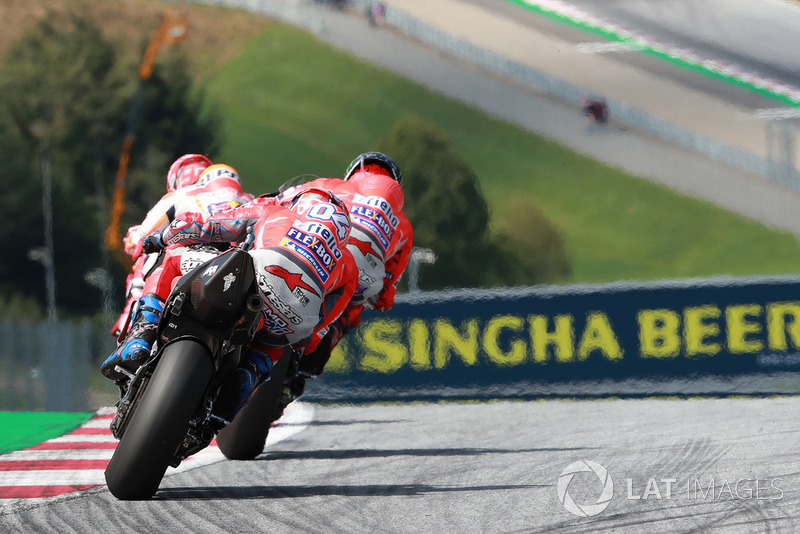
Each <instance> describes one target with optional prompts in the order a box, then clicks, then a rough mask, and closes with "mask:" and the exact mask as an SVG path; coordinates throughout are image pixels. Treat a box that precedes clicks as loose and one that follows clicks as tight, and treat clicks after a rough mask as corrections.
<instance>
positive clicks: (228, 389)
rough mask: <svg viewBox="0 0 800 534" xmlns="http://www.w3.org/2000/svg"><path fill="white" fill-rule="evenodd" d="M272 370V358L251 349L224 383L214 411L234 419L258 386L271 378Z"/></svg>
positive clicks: (227, 418)
mask: <svg viewBox="0 0 800 534" xmlns="http://www.w3.org/2000/svg"><path fill="white" fill-rule="evenodd" d="M281 350H282V349H281ZM271 372H272V358H270V357H269V355H268V354H267V353H265V352H262V351H260V350H256V349H252V348H251V349H249V350H248V351H247V354H246V355H245V358H244V360H243V361H242V363H241V365H240V366H239V367H237V368H236V369H235V370H234V371H233V373H232V374H231V376H230V377H228V379H227V380H226V381H225V382H224V383H223V385H222V389H221V390H220V393H219V397H217V403H216V406H215V408H214V413H215V414H216V415H218V416H219V417H222V418H223V419H225V420H227V421H229V422H230V421H233V418H234V417H236V414H237V413H239V410H241V409H242V408H243V407H244V405H245V404H247V400H248V399H249V398H250V395H252V394H253V392H254V391H255V390H256V388H258V386H260V385H261V384H263V383H264V382H266V381H267V380H269V376H270V373H271Z"/></svg>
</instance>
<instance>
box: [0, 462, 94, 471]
mask: <svg viewBox="0 0 800 534" xmlns="http://www.w3.org/2000/svg"><path fill="white" fill-rule="evenodd" d="M108 462H109V461H108V460H0V471H52V470H85V469H105V468H106V467H107V466H108Z"/></svg>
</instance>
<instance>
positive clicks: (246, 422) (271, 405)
mask: <svg viewBox="0 0 800 534" xmlns="http://www.w3.org/2000/svg"><path fill="white" fill-rule="evenodd" d="M291 356H292V353H291V350H289V349H287V350H286V351H284V353H283V355H282V356H281V357H280V359H278V361H277V363H275V366H274V367H273V368H272V373H270V377H269V380H268V381H267V382H265V383H264V384H262V385H261V386H260V387H259V388H258V389H257V390H256V391H255V393H254V394H253V396H252V397H251V398H250V401H249V402H248V403H247V404H246V405H245V406H244V408H242V409H241V410H239V413H238V414H236V417H235V418H234V419H233V421H232V422H231V424H230V425H228V426H227V427H225V428H223V429H222V430H220V432H219V434H217V445H218V446H219V450H220V451H222V454H224V455H225V458H227V459H229V460H252V459H253V458H255V457H256V456H258V455H259V454H261V453H262V452H264V446H265V445H266V443H267V435H268V434H269V429H270V426H271V425H272V423H273V422H274V421H275V420H276V419H277V418H278V416H279V415H280V414H278V401H279V400H280V398H281V395H283V380H284V377H285V376H286V371H287V370H288V368H289V363H290V360H291Z"/></svg>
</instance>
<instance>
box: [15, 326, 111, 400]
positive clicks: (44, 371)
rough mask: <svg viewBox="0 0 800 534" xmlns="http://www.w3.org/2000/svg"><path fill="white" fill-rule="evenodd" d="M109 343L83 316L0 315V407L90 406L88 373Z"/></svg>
mask: <svg viewBox="0 0 800 534" xmlns="http://www.w3.org/2000/svg"><path fill="white" fill-rule="evenodd" d="M114 345H115V344H114V340H113V338H112V337H111V335H110V334H109V333H108V328H104V327H101V326H98V325H96V324H94V323H92V322H90V321H88V320H83V321H56V322H50V321H14V320H11V319H3V320H0V411H50V412H58V411H60V412H83V411H87V410H89V409H90V407H89V377H90V374H91V373H98V375H99V370H98V365H99V362H100V361H102V359H104V357H105V356H106V355H108V354H110V353H111V351H112V350H113V348H114Z"/></svg>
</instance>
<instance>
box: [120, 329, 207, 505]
mask: <svg viewBox="0 0 800 534" xmlns="http://www.w3.org/2000/svg"><path fill="white" fill-rule="evenodd" d="M213 370H214V369H213V366H212V363H211V359H210V358H209V356H208V352H207V351H206V349H205V348H204V347H203V346H202V345H200V344H198V343H195V342H194V341H188V340H185V341H178V342H176V343H174V344H172V345H168V346H167V347H166V348H165V349H164V353H163V354H162V355H161V359H160V360H159V362H158V364H157V365H156V369H155V371H154V372H153V376H152V378H151V379H150V382H149V383H148V385H147V389H146V390H145V391H144V392H143V394H142V396H141V398H140V399H139V402H138V406H137V407H136V411H135V412H134V413H133V415H131V421H130V423H129V424H128V427H127V429H126V430H125V433H124V434H123V436H122V439H120V442H119V444H118V445H117V448H116V450H115V451H114V455H113V456H112V457H111V461H110V462H109V464H108V467H107V468H106V472H105V475H106V484H108V489H109V490H110V491H111V493H112V494H113V495H114V496H115V497H117V498H118V499H122V500H141V499H149V498H150V497H152V496H153V495H154V494H155V493H156V491H157V490H158V485H159V484H160V483H161V479H162V478H163V477H164V472H165V471H166V470H167V467H168V466H169V462H170V461H171V460H172V457H173V455H174V454H175V451H176V450H177V448H178V445H179V444H180V443H181V441H182V439H183V437H184V436H185V435H186V428H187V426H188V423H189V420H190V419H191V418H192V415H193V414H194V412H195V410H196V409H197V407H198V406H199V404H200V402H201V400H202V399H203V396H204V394H205V391H206V388H207V387H208V383H209V381H210V380H211V375H212V373H213Z"/></svg>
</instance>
